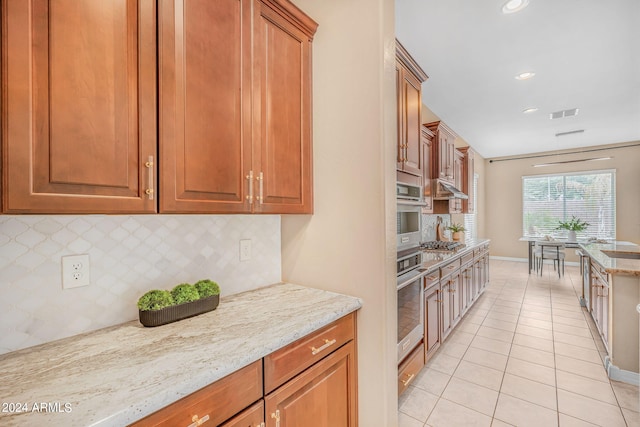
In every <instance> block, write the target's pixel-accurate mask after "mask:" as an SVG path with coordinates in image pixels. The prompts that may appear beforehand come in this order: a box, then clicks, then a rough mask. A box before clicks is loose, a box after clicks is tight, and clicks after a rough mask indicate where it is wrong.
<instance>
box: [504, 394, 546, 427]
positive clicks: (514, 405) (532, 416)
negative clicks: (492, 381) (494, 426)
mask: <svg viewBox="0 0 640 427" xmlns="http://www.w3.org/2000/svg"><path fill="white" fill-rule="evenodd" d="M494 417H495V418H497V419H499V420H500V421H504V422H507V423H510V424H513V425H515V426H518V427H529V426H531V427H541V426H545V427H553V426H557V425H558V413H557V412H556V411H553V410H551V409H548V408H544V407H542V406H540V405H536V404H534V403H531V402H527V401H525V400H522V399H518V398H516V397H512V396H509V395H507V394H503V393H500V396H499V397H498V405H497V406H496V412H495V414H494Z"/></svg>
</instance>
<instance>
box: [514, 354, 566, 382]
mask: <svg viewBox="0 0 640 427" xmlns="http://www.w3.org/2000/svg"><path fill="white" fill-rule="evenodd" d="M505 372H506V373H509V374H513V375H517V376H519V377H523V378H527V379H529V380H533V381H538V382H541V383H543V384H547V385H550V386H554V387H555V385H556V372H555V369H553V368H549V367H547V366H542V365H538V364H537V363H531V362H527V361H525V360H520V359H515V358H513V357H510V358H509V361H508V363H507V369H506V371H505Z"/></svg>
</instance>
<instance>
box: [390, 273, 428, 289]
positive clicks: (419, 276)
mask: <svg viewBox="0 0 640 427" xmlns="http://www.w3.org/2000/svg"><path fill="white" fill-rule="evenodd" d="M415 271H418V274H411V277H407V278H402V281H401V282H398V286H397V290H400V289H402V288H404V287H405V286H407V285H410V284H411V283H413V282H415V281H416V280H418V279H420V280H422V278H423V277H424V276H426V275H427V274H430V273H432V272H433V270H427V269H423V268H417V269H415V270H411V273H413V272H415ZM407 274H410V273H407Z"/></svg>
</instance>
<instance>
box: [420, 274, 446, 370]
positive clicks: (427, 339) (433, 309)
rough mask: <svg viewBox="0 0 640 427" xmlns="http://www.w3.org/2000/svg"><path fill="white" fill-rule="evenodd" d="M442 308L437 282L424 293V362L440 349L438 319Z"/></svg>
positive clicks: (438, 283)
mask: <svg viewBox="0 0 640 427" xmlns="http://www.w3.org/2000/svg"><path fill="white" fill-rule="evenodd" d="M441 315H442V306H441V300H440V282H439V281H437V282H436V283H435V284H433V285H431V287H429V288H427V289H425V291H424V317H425V325H424V351H425V355H424V357H425V362H427V361H428V360H429V359H431V357H432V356H433V354H434V353H435V352H436V350H438V349H439V348H440V342H441V340H440V319H441Z"/></svg>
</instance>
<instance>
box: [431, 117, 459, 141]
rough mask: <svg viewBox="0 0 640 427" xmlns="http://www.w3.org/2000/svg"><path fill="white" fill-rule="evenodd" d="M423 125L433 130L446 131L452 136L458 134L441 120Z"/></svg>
mask: <svg viewBox="0 0 640 427" xmlns="http://www.w3.org/2000/svg"><path fill="white" fill-rule="evenodd" d="M424 126H426V127H427V128H429V129H430V130H431V131H433V132H436V131H438V132H443V131H444V132H446V133H448V134H450V135H451V136H453V137H454V138H457V137H458V134H457V133H455V132H454V131H453V130H452V129H451V128H450V127H449V126H447V125H446V123H445V122H443V121H442V120H438V121H437V122H431V123H425V124H424Z"/></svg>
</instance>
